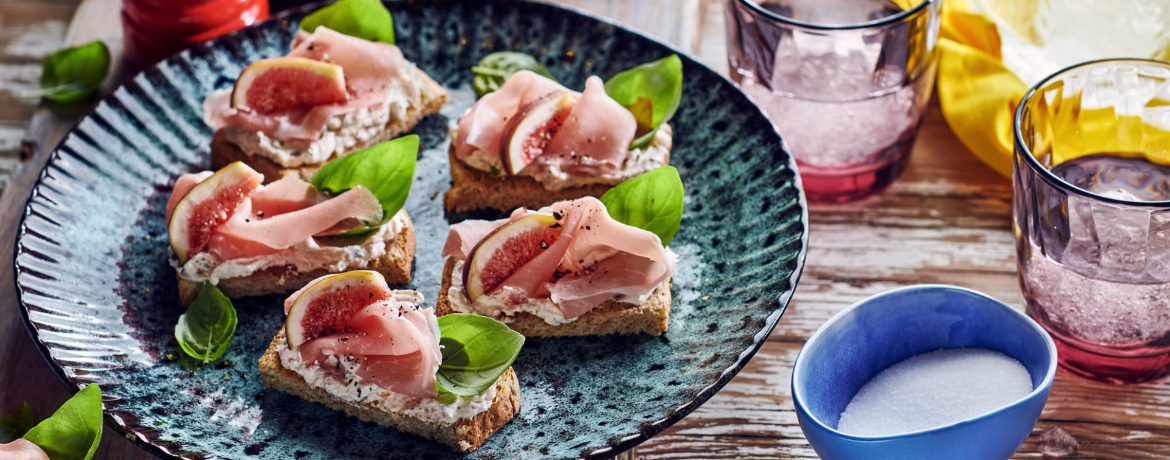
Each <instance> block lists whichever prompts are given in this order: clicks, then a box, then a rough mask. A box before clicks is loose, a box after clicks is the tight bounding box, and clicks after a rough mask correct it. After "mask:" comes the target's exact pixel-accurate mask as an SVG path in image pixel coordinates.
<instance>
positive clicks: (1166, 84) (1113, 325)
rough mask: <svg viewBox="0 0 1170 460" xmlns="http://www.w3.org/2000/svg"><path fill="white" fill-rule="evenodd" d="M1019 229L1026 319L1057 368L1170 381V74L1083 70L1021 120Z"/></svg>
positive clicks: (1054, 84) (1124, 65) (1057, 82)
mask: <svg viewBox="0 0 1170 460" xmlns="http://www.w3.org/2000/svg"><path fill="white" fill-rule="evenodd" d="M1014 131H1015V162H1014V165H1013V168H1012V179H1013V187H1012V189H1013V191H1014V193H1013V194H1014V199H1013V214H1014V216H1013V222H1014V224H1015V225H1014V227H1015V228H1014V230H1015V237H1016V254H1017V255H1016V259H1017V266H1018V269H1019V277H1020V288H1021V289H1022V291H1023V295H1024V300H1025V301H1026V303H1027V308H1028V314H1029V315H1031V316H1032V318H1034V319H1036V321H1037V322H1039V323H1040V325H1042V326H1044V328H1045V329H1047V330H1048V332H1049V333H1051V334H1052V338H1053V339H1055V341H1056V346H1057V349H1058V352H1059V353H1058V354H1059V361H1060V364H1061V366H1063V367H1064V368H1065V369H1067V370H1069V371H1070V372H1073V373H1075V374H1078V375H1081V376H1084V377H1088V378H1092V379H1096V380H1102V381H1107V382H1112V383H1140V382H1145V381H1149V380H1153V379H1156V378H1159V377H1162V376H1165V375H1167V373H1170V63H1166V62H1160V61H1146V60H1136V59H1116V60H1106V61H1095V62H1088V63H1084V64H1079V65H1076V66H1073V67H1070V68H1068V69H1065V70H1062V71H1059V72H1057V73H1056V74H1053V75H1052V76H1050V77H1048V78H1047V79H1045V80H1043V81H1041V82H1040V83H1038V84H1037V85H1036V86H1035V87H1034V88H1032V90H1031V91H1030V92H1029V93H1028V94H1026V95H1025V96H1024V99H1023V101H1022V102H1021V103H1020V106H1019V108H1018V109H1017V111H1016V118H1015V129H1014Z"/></svg>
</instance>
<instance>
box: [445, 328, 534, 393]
mask: <svg viewBox="0 0 1170 460" xmlns="http://www.w3.org/2000/svg"><path fill="white" fill-rule="evenodd" d="M439 331H440V334H439V335H440V338H439V344H440V345H442V346H443V364H442V365H440V366H439V372H438V374H437V375H436V376H435V377H436V378H437V380H438V383H439V389H440V400H443V398H446V399H448V400H450V399H451V398H450V396H446V395H445V394H444V393H453V394H456V395H462V396H475V395H478V394H480V393H483V392H484V391H486V390H487V389H488V388H491V387H492V385H495V384H496V380H499V378H500V375H503V373H504V371H506V370H508V367H509V366H511V365H512V361H515V360H516V356H517V355H519V354H520V347H521V346H523V345H524V336H523V335H520V334H519V333H518V332H516V331H513V330H511V329H508V326H505V325H504V324H503V323H500V322H499V321H496V320H494V319H491V318H487V317H484V316H478V315H465V314H452V315H444V316H440V317H439Z"/></svg>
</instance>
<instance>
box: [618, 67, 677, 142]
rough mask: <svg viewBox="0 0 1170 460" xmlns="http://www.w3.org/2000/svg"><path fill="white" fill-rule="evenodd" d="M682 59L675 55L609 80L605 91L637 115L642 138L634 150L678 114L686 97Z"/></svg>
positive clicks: (639, 136) (638, 140)
mask: <svg viewBox="0 0 1170 460" xmlns="http://www.w3.org/2000/svg"><path fill="white" fill-rule="evenodd" d="M682 83H683V75H682V60H681V59H679V57H678V55H677V54H672V55H670V56H667V57H665V58H662V59H659V60H657V61H654V62H650V63H646V64H642V65H640V66H637V67H634V68H632V69H629V70H626V71H623V72H621V73H619V74H617V75H614V76H613V78H610V79H609V81H607V82H605V92H606V94H609V97H612V98H613V99H614V100H615V101H617V102H618V103H619V104H621V105H622V106H624V107H625V108H627V109H629V110H630V113H633V114H634V120H636V121H637V122H638V131H637V133H638V138H637V139H634V142H633V143H631V144H630V149H631V150H633V149H636V148H641V147H643V146H645V145H646V144H648V143H650V140H652V139H654V134H655V133H657V132H658V128H659V127H660V126H662V124H663V123H666V122H667V121H669V120H670V118H671V117H673V116H674V112H675V111H677V110H678V104H679V101H680V100H681V99H682Z"/></svg>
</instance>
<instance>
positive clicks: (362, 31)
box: [301, 0, 394, 45]
mask: <svg viewBox="0 0 1170 460" xmlns="http://www.w3.org/2000/svg"><path fill="white" fill-rule="evenodd" d="M320 26H325V27H328V28H330V29H333V30H335V31H337V32H341V33H343V34H346V35H349V36H353V37H358V38H363V39H366V40H369V41H374V42H382V43H389V44H391V45H393V44H394V20H393V18H391V17H390V11H389V10H387V9H386V5H383V4H382V1H381V0H341V1H339V2H337V3H334V4H332V5H329V6H326V7H324V8H321V9H319V10H317V11H314V12H312V13H311V14H309V15H308V16H305V18H304V19H302V20H301V29H302V30H304V31H306V32H313V31H314V30H317V28H318V27H320Z"/></svg>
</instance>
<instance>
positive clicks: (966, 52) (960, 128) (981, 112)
mask: <svg viewBox="0 0 1170 460" xmlns="http://www.w3.org/2000/svg"><path fill="white" fill-rule="evenodd" d="M939 51H940V56H939V70H938V82H937V88H938V98H939V103H940V104H941V105H942V112H943V116H944V117H945V118H946V120H947V124H949V125H950V126H951V130H953V131H954V132H955V135H956V136H958V138H959V140H960V141H962V142H963V145H966V146H967V148H968V149H969V150H971V152H972V153H974V154H975V156H977V157H979V159H980V160H983V162H984V163H987V165H988V166H990V167H991V168H992V169H994V170H996V171H997V172H999V173H1000V174H1003V175H1004V176H1007V177H1011V174H1012V117H1013V115H1014V114H1015V111H1016V106H1017V105H1018V104H1019V103H1020V99H1022V98H1023V97H1024V93H1025V92H1027V91H1028V86H1027V85H1025V84H1024V82H1023V81H1021V80H1020V78H1019V77H1017V76H1016V74H1014V73H1012V72H1011V71H1010V70H1008V69H1007V68H1006V67H1004V65H1003V60H1002V56H1001V55H1000V42H999V32H998V30H997V29H996V26H995V24H994V23H992V22H991V21H990V20H988V19H987V18H986V17H984V16H982V15H978V14H972V13H969V12H968V9H967V2H966V1H964V0H946V1H945V3H943V11H942V29H941V31H940V33H939Z"/></svg>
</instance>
